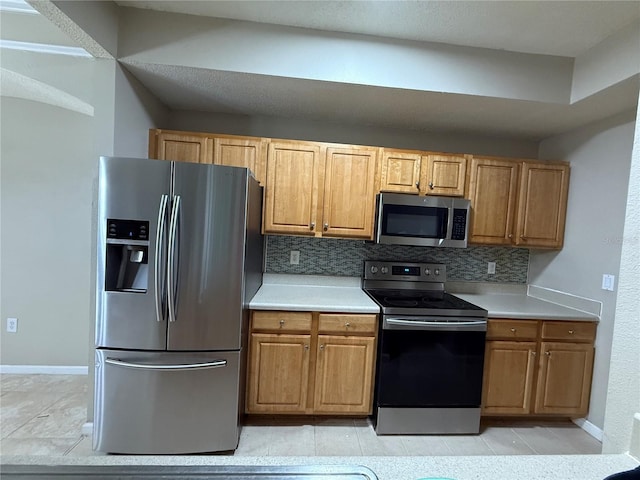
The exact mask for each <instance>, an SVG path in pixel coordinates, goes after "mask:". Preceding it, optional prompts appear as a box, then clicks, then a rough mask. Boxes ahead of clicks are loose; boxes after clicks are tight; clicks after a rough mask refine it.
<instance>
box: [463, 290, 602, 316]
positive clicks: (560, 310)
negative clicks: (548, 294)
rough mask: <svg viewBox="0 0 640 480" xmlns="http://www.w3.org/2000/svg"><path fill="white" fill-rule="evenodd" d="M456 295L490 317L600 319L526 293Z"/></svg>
mask: <svg viewBox="0 0 640 480" xmlns="http://www.w3.org/2000/svg"><path fill="white" fill-rule="evenodd" d="M454 295H455V296H457V297H460V298H462V299H463V300H466V301H467V302H470V303H473V304H474V305H477V306H479V307H482V308H484V309H485V310H487V311H488V312H489V318H514V319H525V318H531V319H543V320H576V321H591V322H593V321H598V317H597V316H595V315H592V314H590V313H585V312H582V311H580V310H576V309H573V308H569V307H564V306H562V305H557V304H555V303H551V302H546V301H544V300H540V299H537V298H534V297H530V296H527V295H526V294H524V293H523V294H517V293H454Z"/></svg>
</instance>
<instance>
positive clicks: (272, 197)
mask: <svg viewBox="0 0 640 480" xmlns="http://www.w3.org/2000/svg"><path fill="white" fill-rule="evenodd" d="M324 164H325V161H324V158H323V157H321V155H320V147H319V146H318V145H317V144H314V143H304V142H271V143H269V151H268V154H267V177H266V178H267V181H266V186H265V191H264V194H265V203H264V218H263V229H264V233H290V234H298V235H311V236H314V235H315V234H316V231H317V229H318V228H319V226H318V225H317V217H318V202H319V195H321V194H322V191H321V190H320V188H319V185H321V182H322V179H323V178H324ZM319 176H322V178H318V177H319ZM320 201H321V199H320Z"/></svg>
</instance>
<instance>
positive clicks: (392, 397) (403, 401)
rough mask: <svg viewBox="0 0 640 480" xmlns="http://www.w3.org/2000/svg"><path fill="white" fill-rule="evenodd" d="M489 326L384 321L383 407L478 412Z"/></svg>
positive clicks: (380, 404) (475, 322)
mask: <svg viewBox="0 0 640 480" xmlns="http://www.w3.org/2000/svg"><path fill="white" fill-rule="evenodd" d="M486 328H487V327H486V320H484V319H477V320H470V319H464V321H461V322H452V321H450V319H442V318H440V319H439V318H428V317H403V318H396V317H387V316H385V318H384V319H383V325H382V332H381V335H380V355H379V357H378V368H379V369H378V381H377V389H376V397H377V400H376V403H377V406H378V407H409V408H411V407H413V408H416V407H479V406H480V401H481V397H482V372H483V366H484V349H485V337H486Z"/></svg>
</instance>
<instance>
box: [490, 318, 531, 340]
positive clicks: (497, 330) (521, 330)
mask: <svg viewBox="0 0 640 480" xmlns="http://www.w3.org/2000/svg"><path fill="white" fill-rule="evenodd" d="M537 336H538V322H537V321H536V320H489V322H488V324H487V338H489V339H492V338H505V339H519V340H535V339H536V338H537Z"/></svg>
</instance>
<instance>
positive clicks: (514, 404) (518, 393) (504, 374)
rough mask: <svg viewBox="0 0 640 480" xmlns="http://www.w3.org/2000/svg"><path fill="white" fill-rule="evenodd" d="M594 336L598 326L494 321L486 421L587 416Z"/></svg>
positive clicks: (487, 354) (489, 340) (486, 383)
mask: <svg viewBox="0 0 640 480" xmlns="http://www.w3.org/2000/svg"><path fill="white" fill-rule="evenodd" d="M595 332H596V324H595V323H594V322H569V321H552V320H498V319H490V320H489V324H488V328H487V346H486V352H485V368H484V379H483V392H482V413H483V415H532V414H534V415H564V416H570V417H575V416H581V415H586V414H587V412H588V408H589V395H590V393H591V374H592V370H593V356H594V348H593V342H594V339H595ZM548 340H553V341H548Z"/></svg>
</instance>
